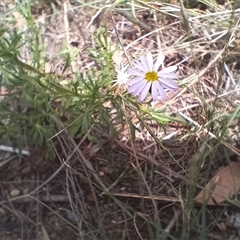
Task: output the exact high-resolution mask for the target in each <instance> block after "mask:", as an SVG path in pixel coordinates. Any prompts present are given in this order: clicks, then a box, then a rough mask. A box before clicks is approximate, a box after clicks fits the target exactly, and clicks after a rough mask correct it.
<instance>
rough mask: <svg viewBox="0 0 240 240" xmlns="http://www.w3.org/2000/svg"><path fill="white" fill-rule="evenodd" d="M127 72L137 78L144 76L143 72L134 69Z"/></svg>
mask: <svg viewBox="0 0 240 240" xmlns="http://www.w3.org/2000/svg"><path fill="white" fill-rule="evenodd" d="M127 72H128V73H129V74H132V75H136V76H144V73H143V72H141V71H140V70H137V69H134V68H128V69H127Z"/></svg>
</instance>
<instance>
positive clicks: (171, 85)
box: [159, 78, 179, 91]
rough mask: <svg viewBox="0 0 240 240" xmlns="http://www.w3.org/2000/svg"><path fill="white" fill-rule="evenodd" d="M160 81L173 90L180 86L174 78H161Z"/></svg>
mask: <svg viewBox="0 0 240 240" xmlns="http://www.w3.org/2000/svg"><path fill="white" fill-rule="evenodd" d="M159 81H160V84H161V85H162V86H163V87H165V88H167V89H169V90H171V91H176V90H177V89H178V88H179V86H178V84H177V83H176V82H174V81H173V80H170V79H164V78H161V79H160V80H159Z"/></svg>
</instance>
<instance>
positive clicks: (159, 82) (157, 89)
mask: <svg viewBox="0 0 240 240" xmlns="http://www.w3.org/2000/svg"><path fill="white" fill-rule="evenodd" d="M164 59H165V56H164V55H162V54H159V55H158V57H157V61H156V62H155V64H154V63H153V57H152V54H151V53H150V52H148V53H147V55H146V56H141V57H140V61H135V62H133V64H132V65H133V67H132V68H128V70H127V71H128V73H129V74H132V75H134V76H135V77H134V78H132V79H131V80H129V81H128V82H127V85H128V86H129V88H128V91H129V92H130V93H132V95H133V96H139V98H138V100H139V102H142V101H143V100H144V99H145V98H146V97H147V93H148V92H149V90H150V91H151V93H152V98H153V100H154V101H156V100H158V98H159V97H160V98H161V99H162V100H167V94H166V92H165V91H166V90H169V91H171V92H175V91H177V90H178V88H179V86H178V84H177V83H176V82H175V81H173V79H177V78H178V75H177V74H176V73H174V71H176V70H177V66H170V67H166V68H163V69H162V70H160V71H159V67H160V66H161V65H162V64H163V61H164Z"/></svg>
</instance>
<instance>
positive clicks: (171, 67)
mask: <svg viewBox="0 0 240 240" xmlns="http://www.w3.org/2000/svg"><path fill="white" fill-rule="evenodd" d="M176 70H177V66H170V67H166V68H164V69H162V70H161V71H159V73H170V72H174V71H176Z"/></svg>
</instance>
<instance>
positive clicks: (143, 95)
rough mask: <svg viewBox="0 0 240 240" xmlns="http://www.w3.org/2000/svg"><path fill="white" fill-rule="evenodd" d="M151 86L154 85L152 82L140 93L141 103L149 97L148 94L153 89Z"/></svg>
mask: <svg viewBox="0 0 240 240" xmlns="http://www.w3.org/2000/svg"><path fill="white" fill-rule="evenodd" d="M151 84H152V82H148V83H147V84H146V85H145V86H144V88H143V89H142V91H141V93H140V95H139V98H138V100H139V102H142V101H143V100H144V99H145V98H146V96H147V94H148V91H149V89H150V87H151Z"/></svg>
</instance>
